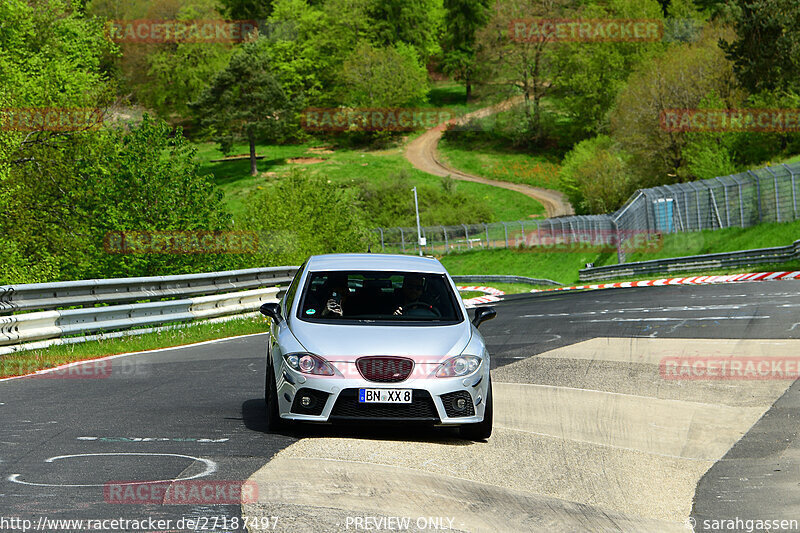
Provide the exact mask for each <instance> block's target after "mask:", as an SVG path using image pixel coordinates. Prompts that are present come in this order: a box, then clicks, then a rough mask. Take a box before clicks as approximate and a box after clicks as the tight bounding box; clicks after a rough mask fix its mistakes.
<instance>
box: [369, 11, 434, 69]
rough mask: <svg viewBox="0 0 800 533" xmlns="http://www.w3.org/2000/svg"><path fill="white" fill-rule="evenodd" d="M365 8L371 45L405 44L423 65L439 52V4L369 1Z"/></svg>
mask: <svg viewBox="0 0 800 533" xmlns="http://www.w3.org/2000/svg"><path fill="white" fill-rule="evenodd" d="M367 6H368V7H367V14H368V16H369V19H370V33H371V35H370V40H371V41H372V43H373V44H376V45H383V46H391V45H395V44H398V43H405V44H408V45H410V46H412V47H413V48H414V50H416V52H417V55H418V56H419V59H420V60H421V61H423V62H426V61H427V59H428V58H429V57H430V56H432V55H434V54H435V53H437V52H438V51H439V44H438V39H437V37H438V32H439V28H440V26H441V22H442V18H443V16H444V12H443V10H442V0H371V1H370V2H369V3H368V4H367Z"/></svg>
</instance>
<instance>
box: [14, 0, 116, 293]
mask: <svg viewBox="0 0 800 533" xmlns="http://www.w3.org/2000/svg"><path fill="white" fill-rule="evenodd" d="M0 20H2V21H4V23H3V24H2V30H0V72H2V75H0V109H4V110H5V109H15V108H16V109H19V108H42V107H51V108H68V107H73V108H76V107H104V106H105V105H107V104H108V103H109V101H110V100H111V98H113V95H114V91H113V86H112V85H111V83H110V82H109V79H108V76H107V75H106V73H105V72H104V71H103V69H102V63H103V59H104V58H105V57H108V56H113V55H114V54H115V53H116V47H115V46H114V45H113V43H111V42H109V41H108V39H107V38H106V37H105V32H104V28H103V24H102V22H101V21H100V20H97V19H95V18H93V17H86V16H84V15H83V13H81V12H80V11H78V10H74V9H73V8H72V4H71V3H70V2H67V1H66V0H51V1H49V2H36V3H31V2H26V1H24V0H7V1H4V2H0ZM5 21H13V23H10V24H7V23H5ZM6 120H7V117H6V116H5V113H0V123H5V121H6ZM78 137H81V134H80V133H78V132H51V131H44V130H43V129H42V130H40V131H14V129H13V128H6V127H0V212H2V213H3V216H2V217H0V264H2V265H3V268H2V269H0V278H2V280H0V282H35V281H43V280H51V279H54V276H55V275H56V274H57V272H58V264H57V261H56V260H55V259H54V258H53V256H52V255H51V254H48V253H47V252H46V250H39V249H38V248H36V247H33V248H31V247H30V246H29V245H30V244H31V242H33V241H36V239H37V238H38V236H39V235H38V233H37V232H36V224H38V222H37V221H36V217H39V216H41V217H42V218H43V217H44V216H45V213H46V212H47V211H48V210H49V209H50V206H46V207H45V208H44V210H43V211H37V210H32V209H30V208H29V207H27V206H25V204H24V203H20V200H21V199H23V198H26V197H27V195H28V194H29V192H28V191H30V190H33V189H37V188H38V187H41V186H43V185H45V186H52V183H50V181H49V179H48V174H49V169H50V168H51V167H52V166H53V165H54V163H53V162H52V159H53V158H52V157H50V154H55V155H56V156H58V154H59V153H61V152H62V151H63V146H64V145H65V144H66V143H71V142H74V141H73V139H75V138H78ZM70 155H71V156H72V158H73V159H75V158H81V157H83V154H81V153H80V152H71V154H70ZM56 159H61V158H60V157H56ZM67 163H69V161H67V162H66V163H59V165H65V166H67V168H66V169H65V170H64V172H66V173H67V175H69V174H70V173H71V167H70V166H69V165H71V166H74V162H73V163H69V165H67ZM28 167H30V168H33V170H34V171H32V172H26V169H27V168H28ZM55 210H57V208H54V211H55ZM64 237H65V238H66V237H68V234H65V235H64ZM58 238H59V236H58V235H56V242H59V241H58ZM62 240H63V239H62Z"/></svg>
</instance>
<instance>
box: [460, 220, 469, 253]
mask: <svg viewBox="0 0 800 533" xmlns="http://www.w3.org/2000/svg"><path fill="white" fill-rule="evenodd" d="M461 227H462V228H464V238H465V239H467V248H472V243H471V242H469V230H468V229H467V225H466V224H461Z"/></svg>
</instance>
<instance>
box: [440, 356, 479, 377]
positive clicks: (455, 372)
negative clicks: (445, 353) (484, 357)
mask: <svg viewBox="0 0 800 533" xmlns="http://www.w3.org/2000/svg"><path fill="white" fill-rule="evenodd" d="M480 366H481V358H480V357H477V356H475V355H457V356H455V357H451V358H450V359H448V360H447V361H445V362H444V363H442V365H441V366H440V367H439V369H438V370H437V371H436V377H437V378H454V377H464V376H469V375H470V374H473V373H475V371H476V370H478V368H479V367H480Z"/></svg>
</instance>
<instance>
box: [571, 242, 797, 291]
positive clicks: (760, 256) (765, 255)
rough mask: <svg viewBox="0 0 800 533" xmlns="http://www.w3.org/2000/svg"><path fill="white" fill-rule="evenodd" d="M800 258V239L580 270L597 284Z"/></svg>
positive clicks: (584, 279)
mask: <svg viewBox="0 0 800 533" xmlns="http://www.w3.org/2000/svg"><path fill="white" fill-rule="evenodd" d="M797 258H800V240H798V241H795V242H794V244H790V245H789V246H778V247H776V248H759V249H755V250H742V251H738V252H723V253H717V254H706V255H692V256H686V257H673V258H670V259H654V260H652V261H637V262H633V263H622V264H618V265H608V266H601V267H593V268H584V269H582V270H580V275H579V277H578V279H579V280H580V281H595V280H604V279H612V278H622V277H629V276H638V275H643V274H653V273H661V272H663V273H670V272H683V271H691V270H700V269H714V268H726V267H744V266H751V265H758V264H763V263H784V262H786V261H791V260H793V259H797Z"/></svg>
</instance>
